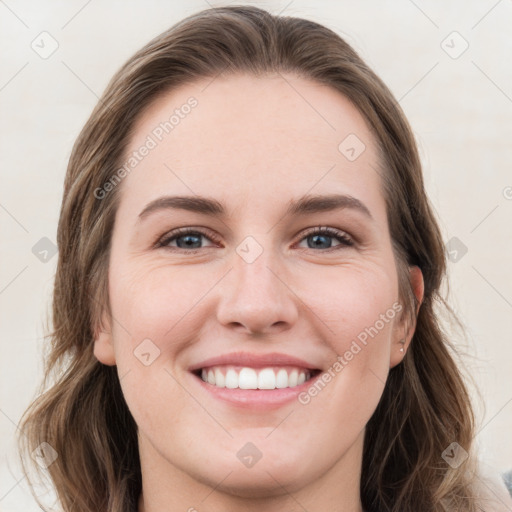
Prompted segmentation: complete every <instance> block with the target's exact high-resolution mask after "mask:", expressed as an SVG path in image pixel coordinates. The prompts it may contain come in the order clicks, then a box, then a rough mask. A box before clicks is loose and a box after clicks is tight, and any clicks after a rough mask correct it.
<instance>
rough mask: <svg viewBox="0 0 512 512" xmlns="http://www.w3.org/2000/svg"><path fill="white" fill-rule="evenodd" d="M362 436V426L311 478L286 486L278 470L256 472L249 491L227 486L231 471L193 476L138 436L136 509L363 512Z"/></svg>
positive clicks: (147, 511) (162, 511)
mask: <svg viewBox="0 0 512 512" xmlns="http://www.w3.org/2000/svg"><path fill="white" fill-rule="evenodd" d="M363 440H364V430H363V431H362V432H361V434H360V436H359V437H358V438H357V439H356V441H355V443H354V444H353V445H352V446H351V447H350V448H349V450H348V451H347V452H345V454H344V455H343V457H342V458H341V459H339V460H338V461H337V463H336V464H335V465H334V466H333V467H331V468H329V469H328V471H327V472H325V473H324V474H322V475H316V476H315V477H313V478H311V480H310V481H309V482H308V484H307V485H304V486H302V487H300V488H295V487H293V486H292V485H289V484H287V485H286V486H284V485H282V484H281V483H280V480H283V479H284V478H282V477H281V475H280V478H276V477H275V476H276V473H274V475H272V474H271V472H270V471H260V473H259V474H256V473H255V477H258V478H259V477H261V478H262V481H265V482H266V484H262V487H260V488H258V490H257V491H255V490H252V491H251V490H248V489H242V488H239V487H236V486H233V485H230V475H231V473H228V474H226V475H219V477H218V481H217V482H206V481H205V480H204V479H203V480H200V478H199V475H197V477H196V478H194V475H191V474H189V473H186V472H184V471H182V470H180V469H179V468H177V467H176V466H174V465H173V464H172V463H170V461H169V460H167V459H164V458H163V457H162V456H161V454H160V453H158V452H156V450H154V448H153V446H152V445H151V444H150V443H149V441H148V440H147V439H146V438H145V437H144V436H139V453H140V460H141V471H142V489H143V492H142V494H141V495H140V499H139V505H138V512H173V511H176V510H180V511H184V512H203V511H206V510H208V512H225V511H226V510H237V511H239V512H256V511H261V510H265V511H266V512H282V511H283V510H288V511H290V512H292V511H293V512H299V511H300V512H302V511H304V510H307V511H308V512H324V511H325V510H329V511H330V512H363V508H362V506H361V499H360V490H359V486H360V478H361V461H362V448H363ZM306 466H307V462H306V463H305V465H304V467H306ZM255 469H256V468H255ZM265 473H266V474H265Z"/></svg>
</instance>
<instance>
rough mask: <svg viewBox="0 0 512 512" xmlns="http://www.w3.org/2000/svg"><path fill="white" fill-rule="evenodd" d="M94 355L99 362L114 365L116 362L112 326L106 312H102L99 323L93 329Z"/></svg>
mask: <svg viewBox="0 0 512 512" xmlns="http://www.w3.org/2000/svg"><path fill="white" fill-rule="evenodd" d="M94 355H95V356H96V359H97V360H98V361H99V362H100V363H103V364H105V365H107V366H115V364H116V356H115V352H114V342H113V339H112V328H111V323H110V321H109V319H108V317H107V314H106V312H104V313H103V315H102V317H101V321H100V325H99V326H97V328H96V330H95V335H94Z"/></svg>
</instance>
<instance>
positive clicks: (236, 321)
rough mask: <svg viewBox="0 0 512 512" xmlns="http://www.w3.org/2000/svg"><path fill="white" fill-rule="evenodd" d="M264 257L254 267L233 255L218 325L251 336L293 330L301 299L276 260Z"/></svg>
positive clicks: (223, 293) (219, 309) (223, 288)
mask: <svg viewBox="0 0 512 512" xmlns="http://www.w3.org/2000/svg"><path fill="white" fill-rule="evenodd" d="M269 253H270V251H263V253H262V254H261V255H260V256H259V257H258V258H257V259H256V260H255V261H253V262H252V263H249V262H247V261H245V260H244V259H243V258H242V257H240V256H239V255H238V254H234V258H233V268H232V270H231V272H229V275H228V276H226V278H225V279H224V280H223V281H222V285H221V289H220V293H221V299H220V302H219V305H218V309H217V319H218V321H219V322H220V323H221V324H222V325H224V326H226V327H230V328H236V329H238V330H240V331H245V332H249V333H251V334H275V333H278V332H281V331H285V330H288V329H290V328H291V326H292V325H293V324H294V323H295V322H296V321H297V318H298V316H299V312H298V303H299V299H298V297H297V296H296V295H295V294H294V292H293V284H292V283H287V282H286V275H288V274H287V273H286V272H284V271H283V269H282V267H281V266H280V265H279V263H278V261H277V258H273V257H271V256H270V254H269Z"/></svg>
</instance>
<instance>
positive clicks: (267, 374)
mask: <svg viewBox="0 0 512 512" xmlns="http://www.w3.org/2000/svg"><path fill="white" fill-rule="evenodd" d="M201 378H202V380H203V381H204V382H208V383H209V384H212V385H213V386H217V387H219V388H224V387H226V388H229V389H236V388H240V389H283V388H293V387H295V386H300V385H301V384H303V383H304V382H306V381H307V380H309V379H310V378H311V372H309V371H307V370H304V369H301V368H279V367H277V368H276V367H270V368H248V367H243V368H240V367H233V366H218V367H211V368H208V369H205V368H203V369H202V371H201Z"/></svg>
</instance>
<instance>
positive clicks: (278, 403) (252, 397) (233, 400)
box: [191, 372, 322, 411]
mask: <svg viewBox="0 0 512 512" xmlns="http://www.w3.org/2000/svg"><path fill="white" fill-rule="evenodd" d="M191 375H192V377H193V378H194V380H195V381H196V382H197V383H198V384H199V385H200V386H201V387H202V388H203V389H204V390H205V391H207V392H208V393H211V394H212V395H213V396H214V397H215V398H217V399H218V400H222V401H223V402H227V403H229V404H232V405H236V406H237V407H241V408H243V409H251V410H263V411H265V410H271V409H277V408H279V407H282V406H283V405H285V404H288V403H290V402H292V401H293V400H297V396H298V395H299V394H300V393H302V392H303V391H306V390H307V389H308V388H309V387H310V386H311V385H313V384H314V383H315V382H316V380H317V379H318V378H319V377H320V376H321V375H322V373H321V372H320V373H319V374H318V375H315V376H314V377H312V378H311V379H309V380H307V381H306V382H303V383H302V384H300V385H299V386H295V387H293V388H279V389H240V388H234V389H230V388H219V387H217V386H214V385H213V384H210V383H208V382H205V381H204V380H203V379H201V377H199V376H197V375H195V374H193V373H191Z"/></svg>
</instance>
